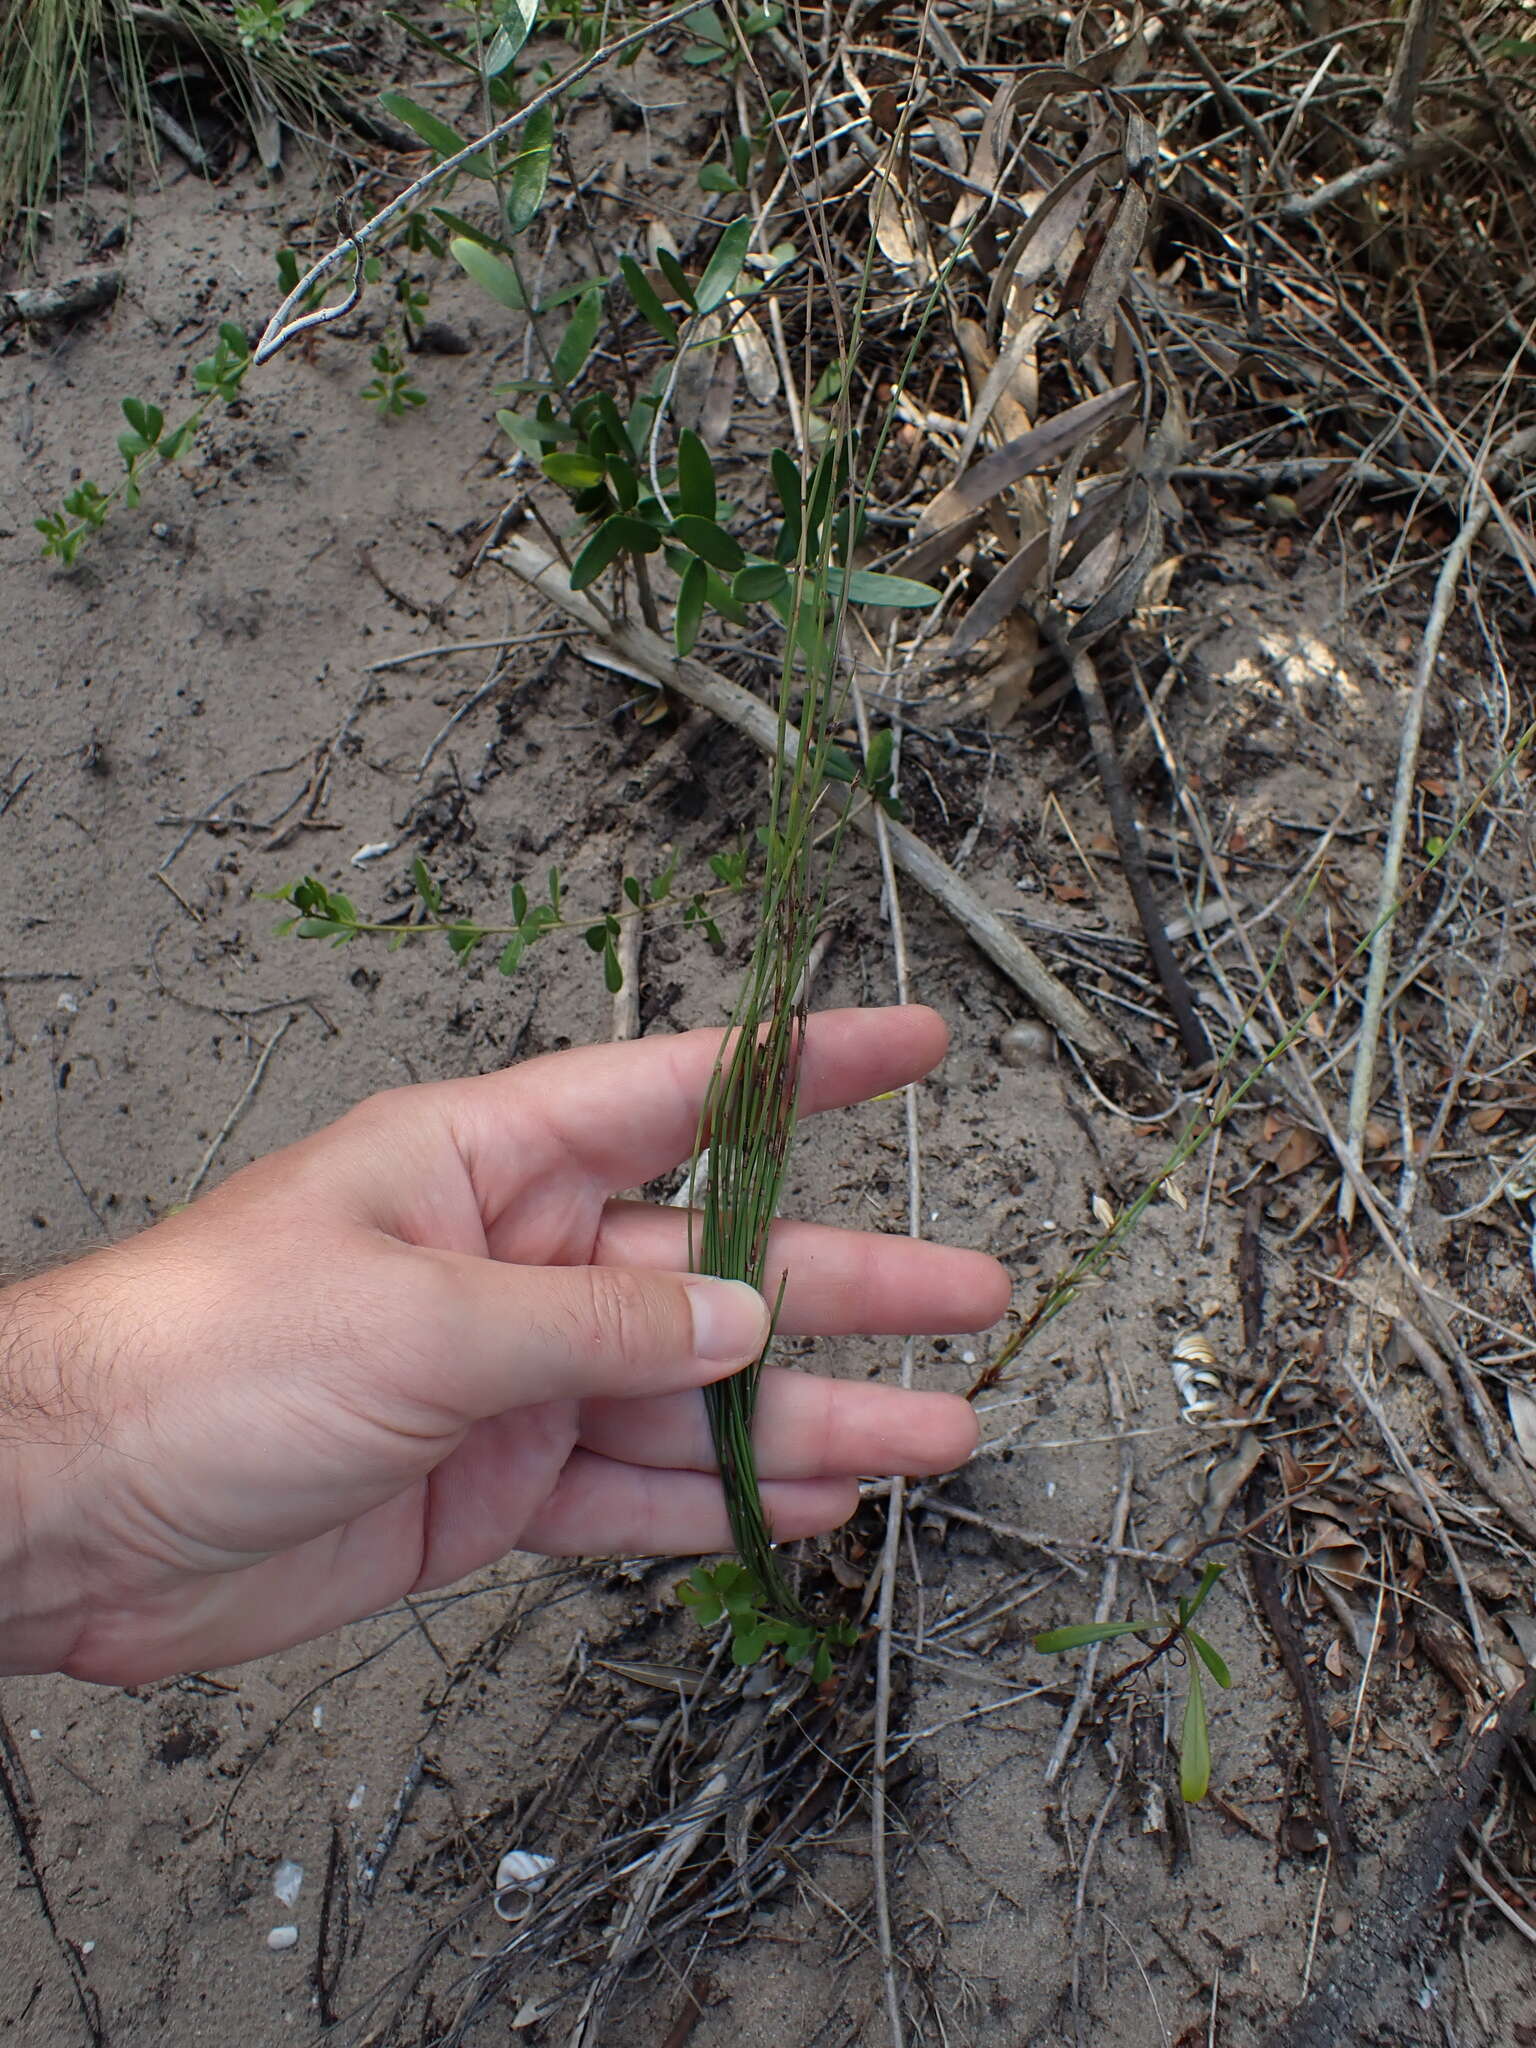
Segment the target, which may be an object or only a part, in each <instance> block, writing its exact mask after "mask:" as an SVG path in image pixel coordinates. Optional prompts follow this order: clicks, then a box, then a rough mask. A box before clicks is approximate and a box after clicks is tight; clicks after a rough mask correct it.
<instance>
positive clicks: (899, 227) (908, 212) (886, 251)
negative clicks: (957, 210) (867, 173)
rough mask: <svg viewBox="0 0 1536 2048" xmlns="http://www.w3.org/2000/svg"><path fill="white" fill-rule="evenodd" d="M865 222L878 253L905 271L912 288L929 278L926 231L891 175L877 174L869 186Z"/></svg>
mask: <svg viewBox="0 0 1536 2048" xmlns="http://www.w3.org/2000/svg"><path fill="white" fill-rule="evenodd" d="M869 225H870V229H871V231H872V233H873V234H874V238H875V243H876V246H877V247H878V249H879V251H880V253H881V255H882V256H884V257H885V259H886V261H887V262H889V263H894V264H895V266H896V268H897V269H898V270H905V271H909V272H910V273H911V279H912V283H913V285H914V286H915V287H916V288H918V289H921V288H922V286H924V285H925V284H927V283H928V282H929V281H930V280H931V278H932V276H933V265H932V264H931V263H930V262H929V260H928V253H927V248H928V231H927V229H926V228H925V227H924V226H923V223H922V220H921V218H920V217H919V215H918V214H917V213H916V211H915V210H914V209H913V207H912V206H911V205H910V204H909V203H908V201H907V195H906V194H905V193H904V192H903V191H902V190H901V188H900V186H899V185H898V184H897V183H896V181H895V179H894V178H892V177H889V176H882V177H877V178H876V180H875V182H874V184H873V185H872V186H871V187H870V192H869Z"/></svg>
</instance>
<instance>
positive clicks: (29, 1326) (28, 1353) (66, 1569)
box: [0, 1274, 100, 1676]
mask: <svg viewBox="0 0 1536 2048" xmlns="http://www.w3.org/2000/svg"><path fill="white" fill-rule="evenodd" d="M76 1292H77V1290H76V1289H75V1288H73V1287H71V1285H70V1283H69V1280H68V1278H67V1277H66V1275H65V1274H55V1275H49V1276H47V1277H46V1278H43V1279H38V1280H29V1281H24V1282H22V1283H21V1284H19V1285H17V1286H13V1287H8V1288H5V1289H4V1290H3V1291H0V1676H14V1675H15V1674H17V1673H20V1672H35V1671H54V1670H58V1669H59V1668H60V1667H61V1666H63V1665H64V1664H65V1663H67V1661H68V1660H69V1657H70V1653H71V1650H72V1648H73V1646H74V1643H75V1641H76V1640H77V1637H78V1634H79V1630H80V1627H81V1621H82V1613H81V1603H80V1594H79V1589H80V1585H81V1569H80V1567H81V1556H80V1547H79V1534H80V1514H79V1487H80V1483H81V1480H82V1477H83V1474H84V1468H85V1467H86V1466H87V1465H88V1464H89V1463H90V1462H91V1461H92V1459H93V1456H94V1452H93V1448H92V1447H93V1444H94V1443H95V1441H96V1440H97V1439H98V1437H99V1431H100V1422H99V1418H97V1417H96V1416H94V1415H93V1413H92V1412H91V1406H90V1403H89V1401H88V1399H87V1393H88V1389H89V1387H90V1384H91V1381H92V1379H93V1377H94V1375H93V1371H92V1367H91V1353H92V1351H93V1348H94V1345H95V1339H94V1338H93V1336H92V1334H91V1330H90V1327H89V1326H90V1322H91V1318H90V1316H89V1314H88V1311H86V1310H85V1308H84V1307H83V1306H82V1305H81V1303H80V1302H79V1301H78V1300H76V1299H74V1296H75V1294H76Z"/></svg>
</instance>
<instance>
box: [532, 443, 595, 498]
mask: <svg viewBox="0 0 1536 2048" xmlns="http://www.w3.org/2000/svg"><path fill="white" fill-rule="evenodd" d="M539 467H540V468H541V469H542V470H543V472H544V474H545V475H546V476H547V477H548V478H549V480H550V482H551V483H552V484H559V486H560V487H561V489H562V490H566V491H589V490H591V488H592V486H593V485H594V484H600V483H602V482H603V481H604V480H605V479H606V476H607V471H606V470H605V469H604V468H603V465H602V464H601V463H600V462H594V461H593V459H592V457H591V456H590V455H576V454H573V453H572V452H571V451H570V450H569V449H567V448H557V449H556V450H555V451H554V453H553V454H551V455H546V456H545V457H544V459H543V461H542V462H541V463H540V465H539Z"/></svg>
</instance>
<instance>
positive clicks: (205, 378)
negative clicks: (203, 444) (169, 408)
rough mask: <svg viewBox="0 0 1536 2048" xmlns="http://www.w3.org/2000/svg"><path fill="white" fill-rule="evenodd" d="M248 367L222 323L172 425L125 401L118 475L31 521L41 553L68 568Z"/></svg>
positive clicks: (139, 402) (243, 343)
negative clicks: (193, 393)
mask: <svg viewBox="0 0 1536 2048" xmlns="http://www.w3.org/2000/svg"><path fill="white" fill-rule="evenodd" d="M250 367H251V351H250V344H249V343H248V342H247V340H246V338H245V331H244V329H243V328H239V327H236V326H235V324H234V322H233V321H226V322H225V323H224V325H223V326H222V327H220V329H219V336H218V343H217V346H216V347H215V349H214V352H213V354H212V355H211V356H208V357H206V358H205V359H204V360H203V361H202V362H200V363H198V364H197V365H196V366H195V367H194V369H193V372H192V382H193V385H194V386H195V388H196V390H197V392H198V394H199V397H198V402H197V404H196V405H195V406H194V407H193V409H192V411H191V412H189V413H188V414H187V415H186V416H185V418H183V419H182V420H181V421H180V422H179V423H178V424H177V425H176V426H174V427H172V426H168V425H167V422H166V417H165V414H164V413H163V412H162V411H161V409H160V407H159V406H157V405H150V404H148V403H147V402H146V401H145V400H143V399H141V398H125V399H124V400H123V417H124V419H125V420H126V421H127V422H128V428H127V431H126V433H122V434H119V435H118V437H117V452H118V455H119V456H120V457H121V459H122V465H123V473H122V475H121V476H120V477H119V478H118V480H117V482H116V483H115V484H113V486H112V488H111V489H110V490H106V491H104V490H102V489H101V487H100V485H99V484H96V483H94V482H92V481H91V480H90V479H89V478H87V479H86V481H85V482H83V483H80V484H77V485H76V486H75V488H74V489H73V490H72V491H70V492H69V493H68V495H67V496H66V497H65V498H64V499H63V501H62V503H61V504H60V506H59V509H58V510H57V511H56V512H46V513H44V514H43V516H42V517H41V518H39V519H34V520H33V522H32V524H33V525H34V526H35V527H36V529H37V531H38V532H39V533H40V534H41V535H42V537H43V553H44V554H45V555H49V556H52V557H53V559H54V560H56V561H58V562H61V563H62V564H63V565H64V567H65V568H66V569H68V568H72V567H73V566H74V563H75V560H76V558H77V556H78V555H79V553H80V550H81V548H82V547H83V546H84V545H85V543H86V541H87V540H89V539H90V537H91V535H92V534H96V533H99V532H100V531H101V529H102V527H103V526H105V525H106V523H107V518H108V515H109V513H110V512H111V510H112V507H113V505H114V504H116V503H117V502H119V500H120V501H121V502H122V503H123V504H124V505H127V506H128V507H130V509H131V508H132V507H134V506H136V505H137V504H138V503H139V500H140V497H141V495H142V490H143V484H144V480H145V478H146V476H148V475H149V474H150V472H151V471H153V470H154V469H156V468H158V467H160V466H161V465H163V464H166V463H175V462H179V461H180V460H181V459H182V457H183V456H184V455H185V454H186V452H187V450H188V449H189V448H190V447H191V445H192V442H193V440H194V438H195V436H196V434H197V430H198V428H199V427H200V426H201V425H202V424H203V421H204V420H205V419H206V417H207V416H208V414H209V412H210V411H212V409H213V408H214V406H216V405H232V404H233V403H234V402H235V400H236V399H237V398H238V397H239V395H240V387H241V386H242V384H244V382H245V378H246V373H247V372H248V371H249V369H250Z"/></svg>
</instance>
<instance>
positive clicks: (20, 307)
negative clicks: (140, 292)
mask: <svg viewBox="0 0 1536 2048" xmlns="http://www.w3.org/2000/svg"><path fill="white" fill-rule="evenodd" d="M122 281H123V280H122V273H121V272H120V271H117V270H90V271H85V272H83V273H82V274H81V275H80V276H79V277H67V278H65V279H64V281H63V282H62V283H61V284H38V285H24V286H23V287H22V288H21V289H20V290H19V291H13V292H0V327H8V326H9V325H10V324H11V322H12V321H13V320H32V321H43V320H69V319H72V318H74V316H75V315H76V314H78V313H95V312H99V311H100V309H101V308H102V307H103V306H110V305H111V303H112V301H113V300H114V299H115V298H116V297H117V294H118V292H119V290H120V289H121V286H122Z"/></svg>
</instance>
